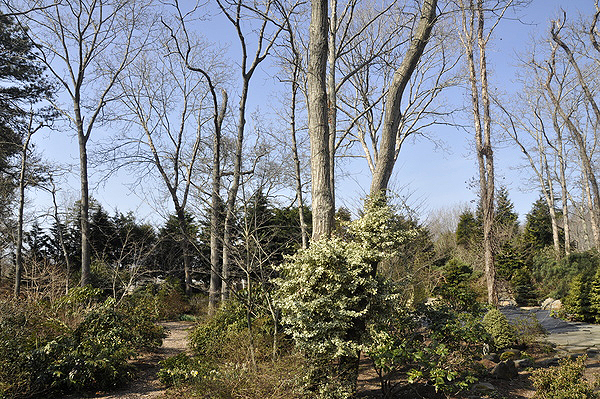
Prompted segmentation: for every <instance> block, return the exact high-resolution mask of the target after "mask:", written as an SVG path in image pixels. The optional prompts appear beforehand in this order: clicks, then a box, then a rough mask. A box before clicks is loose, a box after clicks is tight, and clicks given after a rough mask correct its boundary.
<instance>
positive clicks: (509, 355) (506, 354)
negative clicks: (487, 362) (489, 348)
mask: <svg viewBox="0 0 600 399" xmlns="http://www.w3.org/2000/svg"><path fill="white" fill-rule="evenodd" d="M520 358H521V351H520V350H518V349H507V350H505V351H503V352H502V353H501V354H500V360H516V359H520Z"/></svg>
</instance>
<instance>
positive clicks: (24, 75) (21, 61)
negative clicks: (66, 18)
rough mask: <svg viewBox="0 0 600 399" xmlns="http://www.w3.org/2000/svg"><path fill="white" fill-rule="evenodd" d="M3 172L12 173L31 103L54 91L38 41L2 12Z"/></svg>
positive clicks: (0, 156) (0, 113) (0, 169)
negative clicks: (41, 60)
mask: <svg viewBox="0 0 600 399" xmlns="http://www.w3.org/2000/svg"><path fill="white" fill-rule="evenodd" d="M0 80H1V81H2V85H0V143H1V145H0V173H2V174H4V173H11V172H12V170H11V169H12V167H13V165H12V163H11V158H12V157H13V156H14V155H15V154H17V153H18V152H19V150H20V146H21V139H22V132H23V131H24V129H25V126H26V125H25V124H26V122H27V121H26V119H27V116H28V115H29V109H30V105H31V104H34V103H37V102H39V101H40V100H42V99H44V98H46V97H48V96H50V95H51V93H52V86H51V85H50V84H49V83H48V82H47V80H46V79H45V77H44V68H43V67H42V66H41V65H40V64H39V62H37V61H36V59H35V45H34V43H32V42H31V41H30V40H29V38H28V37H27V34H26V33H25V32H24V31H23V30H22V29H21V27H20V26H19V25H17V24H16V23H15V22H14V20H13V19H12V18H11V17H9V16H6V15H3V14H2V13H0Z"/></svg>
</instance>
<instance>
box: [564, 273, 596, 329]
mask: <svg viewBox="0 0 600 399" xmlns="http://www.w3.org/2000/svg"><path fill="white" fill-rule="evenodd" d="M591 282H592V280H591V279H589V278H588V276H586V275H584V274H579V275H577V276H576V277H575V278H574V279H573V280H571V284H570V285H569V293H568V294H567V296H566V297H565V298H564V305H565V306H564V310H565V312H567V313H568V314H570V315H571V317H573V318H574V319H575V320H579V321H594V320H595V317H594V316H595V315H593V314H592V313H591V307H590V305H591V301H590V288H591Z"/></svg>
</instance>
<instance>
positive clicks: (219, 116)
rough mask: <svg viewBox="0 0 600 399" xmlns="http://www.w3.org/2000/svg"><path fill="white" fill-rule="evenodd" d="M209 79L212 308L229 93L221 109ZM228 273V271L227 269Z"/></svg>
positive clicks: (216, 285)
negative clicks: (223, 143)
mask: <svg viewBox="0 0 600 399" xmlns="http://www.w3.org/2000/svg"><path fill="white" fill-rule="evenodd" d="M205 76H206V77H207V79H208V82H209V86H210V90H211V93H212V96H213V106H214V115H213V121H214V125H215V126H214V128H215V131H214V132H213V164H212V167H213V170H212V188H211V200H210V202H211V207H210V286H209V291H208V296H209V302H210V306H209V308H210V309H212V308H214V307H215V305H216V297H217V293H218V292H219V289H220V288H222V287H219V283H220V282H221V274H220V273H221V268H220V266H221V260H222V247H221V246H220V244H221V238H222V237H223V236H222V234H223V232H222V231H221V229H220V228H219V227H220V224H221V198H220V191H221V126H222V125H223V119H224V118H225V111H226V110H227V93H226V92H225V90H223V91H222V92H221V93H222V101H221V108H220V110H219V107H218V103H217V95H216V92H215V87H214V85H213V84H212V80H211V79H210V77H208V75H206V74H205ZM225 272H226V273H227V272H228V271H227V270H225ZM222 277H223V278H222V280H223V284H224V285H226V284H227V279H228V278H229V276H228V275H227V274H223V275H222ZM221 294H222V298H221V299H223V300H225V299H227V295H228V287H227V286H225V288H222V291H221Z"/></svg>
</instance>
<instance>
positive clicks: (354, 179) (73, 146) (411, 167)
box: [30, 0, 594, 223]
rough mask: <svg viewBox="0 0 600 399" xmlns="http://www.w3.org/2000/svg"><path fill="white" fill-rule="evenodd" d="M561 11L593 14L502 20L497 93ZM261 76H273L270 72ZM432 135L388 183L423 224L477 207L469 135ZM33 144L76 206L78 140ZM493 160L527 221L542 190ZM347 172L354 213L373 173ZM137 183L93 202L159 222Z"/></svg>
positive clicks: (343, 192) (506, 158) (112, 184)
mask: <svg viewBox="0 0 600 399" xmlns="http://www.w3.org/2000/svg"><path fill="white" fill-rule="evenodd" d="M560 7H562V8H564V9H566V10H567V11H568V13H569V16H570V17H571V18H575V16H576V13H577V10H578V9H581V10H583V11H584V12H586V13H591V12H592V10H593V9H594V5H593V1H592V0H585V1H584V0H570V1H564V0H563V1H559V0H534V1H533V2H532V4H531V5H530V6H529V7H527V8H526V9H523V10H521V11H519V12H518V16H520V17H521V21H517V20H516V19H512V20H505V21H503V22H502V23H501V24H500V25H499V26H498V28H497V31H496V33H495V36H494V38H493V43H492V44H491V47H490V49H489V63H490V66H491V71H492V72H491V77H490V83H491V85H492V87H498V88H499V89H501V90H502V91H503V92H507V93H510V92H513V91H514V90H516V87H517V86H516V85H515V83H514V81H515V72H516V64H517V58H516V54H518V53H519V52H522V51H524V50H525V48H526V46H527V43H528V42H529V38H530V37H531V36H532V35H536V36H539V34H540V32H544V31H547V30H548V27H549V22H548V21H549V20H550V18H551V17H555V16H556V15H558V10H559V8H560ZM509 16H510V17H515V15H509ZM228 28H229V26H228V25H227V24H221V23H218V22H217V23H212V24H211V25H209V26H208V27H207V28H204V30H205V31H207V32H209V33H211V36H218V37H219V38H223V37H225V42H230V43H231V44H230V48H231V51H232V52H235V51H236V48H237V47H236V46H237V42H236V41H235V37H231V38H230V39H229V37H230V36H228V35H231V34H232V31H231V30H229V33H227V32H228ZM261 73H263V74H266V75H268V73H267V72H266V71H265V70H263V71H262V72H261ZM269 82H270V80H269V78H268V76H261V75H258V76H257V77H256V78H255V80H254V81H253V82H252V87H251V90H252V89H254V90H257V91H262V92H263V93H264V94H267V95H266V96H263V97H262V98H261V99H253V100H251V105H250V108H249V111H250V112H252V111H254V110H255V109H257V107H260V108H259V109H270V107H273V106H275V105H273V104H271V103H269V100H268V99H265V97H266V98H269V97H271V96H270V95H269V90H271V89H270V88H269ZM450 100H451V101H457V102H460V103H464V102H465V95H464V94H461V93H456V94H455V98H452V99H450ZM230 102H231V103H232V104H236V103H237V99H235V98H234V99H230ZM258 104H260V105H258ZM467 117H470V116H469V115H467ZM469 121H470V119H469ZM434 130H435V133H436V138H437V139H440V140H442V141H443V142H444V143H445V147H446V151H440V150H437V149H436V148H435V146H434V145H433V144H432V143H430V142H427V141H418V142H409V143H407V144H406V145H405V147H403V149H402V151H401V153H400V157H399V160H398V163H397V164H396V167H395V173H394V175H393V177H392V181H391V185H392V187H394V188H402V190H400V192H401V194H405V195H406V194H410V199H409V204H411V205H413V206H415V207H418V208H419V212H420V213H421V214H422V215H423V217H424V218H425V216H426V214H427V213H428V212H430V211H434V210H436V209H439V208H452V207H456V206H461V204H462V205H464V204H468V203H472V202H473V201H475V200H476V191H475V190H473V189H471V188H469V186H470V184H469V182H471V181H472V180H473V179H475V178H476V177H477V170H476V160H475V158H474V156H473V150H472V147H473V145H472V137H470V135H469V134H468V133H467V132H465V131H463V130H460V129H457V128H452V127H440V128H436V129H434ZM108 134H110V132H109V130H108V129H106V130H105V131H100V132H95V133H94V136H95V137H96V138H100V137H102V136H105V137H106V135H108ZM35 141H36V145H37V148H38V149H39V150H41V151H42V152H43V153H44V155H45V156H46V157H47V158H48V159H49V160H51V161H56V162H60V163H63V164H65V163H67V164H71V165H73V171H72V173H71V177H70V178H69V179H67V181H66V182H65V186H63V187H62V193H61V194H60V197H59V198H61V201H63V202H66V203H72V202H73V201H74V200H76V199H77V198H78V196H79V183H78V177H77V176H78V166H77V165H78V152H77V151H78V150H77V140H76V138H75V136H74V135H73V134H71V133H70V132H41V133H39V134H38V136H37V137H36V140H35ZM495 160H496V173H497V184H501V185H505V186H507V188H508V189H509V192H510V197H511V199H512V201H513V202H514V204H515V208H516V211H517V212H518V213H519V215H520V217H521V219H523V218H524V215H525V213H527V212H528V211H529V209H530V207H531V204H532V203H533V201H535V200H536V199H537V198H538V196H539V193H538V192H537V190H535V188H534V189H532V188H531V187H532V185H531V184H530V183H528V182H527V179H528V178H529V177H530V174H529V170H527V169H526V167H522V166H524V165H525V164H524V162H523V159H522V158H521V156H520V154H519V152H518V150H517V149H516V148H514V147H504V148H496V149H495ZM343 168H344V172H346V174H348V175H349V177H347V178H344V179H341V180H340V181H338V185H337V193H338V194H337V196H338V198H337V205H338V206H340V205H344V206H346V207H348V208H350V209H355V208H356V207H357V206H358V205H359V203H360V201H359V199H360V198H362V197H363V196H364V193H365V192H366V191H367V190H368V187H369V183H370V174H369V171H368V167H367V166H366V163H365V162H364V161H363V160H357V161H353V162H350V163H345V164H344V165H343ZM98 179H99V176H98V175H92V181H93V182H94V181H95V182H96V183H97V182H98ZM132 182H133V178H132V177H131V176H128V175H126V174H123V173H121V174H119V175H118V176H117V177H116V178H113V179H111V180H109V181H107V182H105V183H104V184H102V185H99V186H98V185H95V184H93V186H94V187H93V192H92V195H93V197H94V198H96V199H97V200H99V201H100V202H101V203H102V204H103V206H104V207H105V208H106V209H107V210H109V212H113V211H114V210H116V209H118V210H119V211H121V212H127V211H133V212H134V213H136V215H137V216H138V217H139V218H140V219H145V220H149V221H151V222H154V223H160V217H157V214H156V210H155V209H154V208H157V207H156V206H155V205H156V203H155V202H154V201H155V200H154V199H153V200H148V199H147V198H144V196H143V195H142V194H137V193H136V192H135V191H134V192H132V191H130V189H129V188H128V184H130V183H132ZM30 197H33V198H34V199H35V201H34V203H35V205H36V207H37V208H38V209H46V208H47V207H48V206H49V205H48V204H49V197H48V196H47V195H46V194H44V193H41V192H38V191H36V192H31V193H30ZM165 201H166V202H165V204H164V205H163V204H159V206H158V208H166V210H167V211H168V210H170V209H171V208H172V206H171V205H170V203H169V202H168V200H165ZM163 213H164V212H163Z"/></svg>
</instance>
